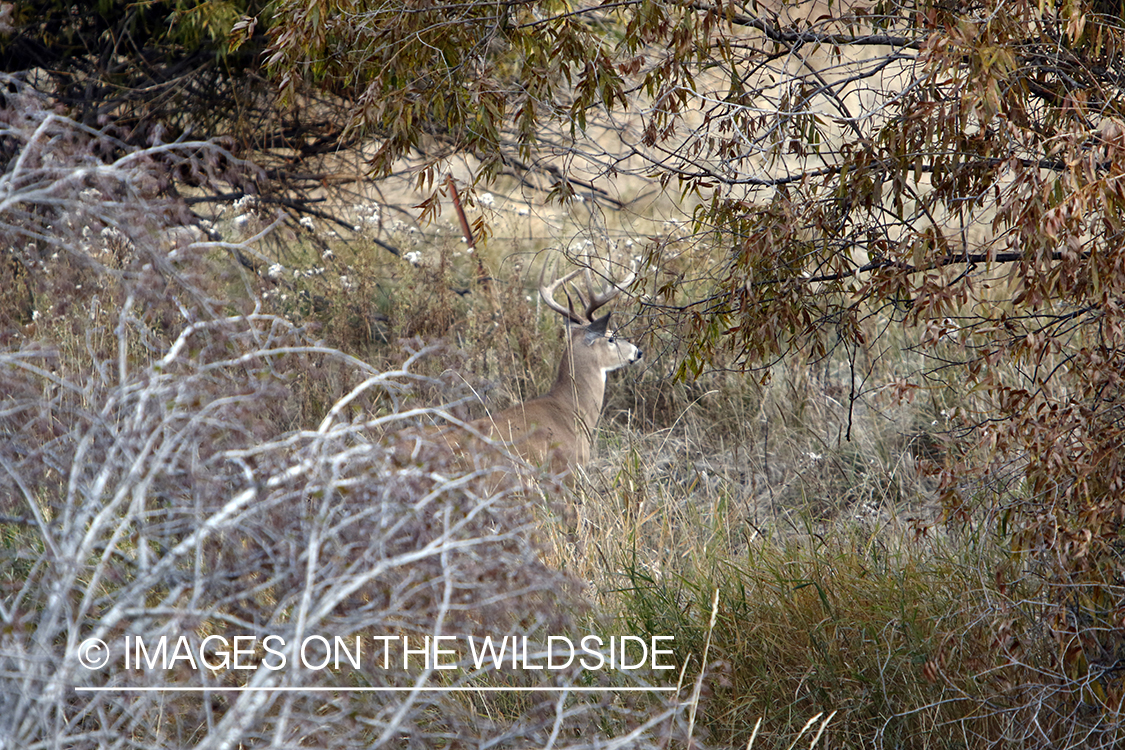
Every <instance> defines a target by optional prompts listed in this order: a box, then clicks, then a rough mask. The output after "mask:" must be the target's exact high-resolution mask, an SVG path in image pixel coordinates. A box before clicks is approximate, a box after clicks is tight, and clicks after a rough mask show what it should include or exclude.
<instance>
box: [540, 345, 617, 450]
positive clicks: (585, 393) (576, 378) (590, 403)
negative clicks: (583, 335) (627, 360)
mask: <svg viewBox="0 0 1125 750" xmlns="http://www.w3.org/2000/svg"><path fill="white" fill-rule="evenodd" d="M575 356H576V355H575V353H574V351H573V350H572V349H570V348H568V349H567V350H566V351H565V352H564V353H563V357H562V362H560V363H559V373H558V376H557V377H556V378H555V384H554V385H553V386H551V391H550V394H551V396H552V397H553V398H554V399H556V401H557V402H558V403H560V404H562V405H564V406H565V407H566V408H567V409H568V410H571V411H573V412H574V418H575V421H576V422H577V429H578V431H579V432H580V433H583V434H584V436H585V437H586V439H587V440H588V439H589V438H590V435H591V433H593V431H594V427H596V426H597V424H598V417H599V416H600V415H601V411H602V399H603V398H604V397H605V380H606V374H605V371H604V370H602V368H600V367H582V366H581V364H582V363H579V362H576V361H575Z"/></svg>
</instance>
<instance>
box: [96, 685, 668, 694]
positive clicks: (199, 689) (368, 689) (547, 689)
mask: <svg viewBox="0 0 1125 750" xmlns="http://www.w3.org/2000/svg"><path fill="white" fill-rule="evenodd" d="M74 690H75V691H76V692H79V693H244V692H245V693H262V692H271V691H275V692H287V693H295V692H302V693H330V692H331V693H412V692H415V691H417V692H419V693H469V692H478V693H501V692H507V693H546V692H555V693H557V692H560V691H564V690H565V691H567V692H571V693H619V692H620V693H625V692H649V693H667V692H675V691H676V690H677V688H674V687H608V688H607V687H485V686H481V687H471V686H452V687H350V688H349V687H295V686H292V685H287V686H279V687H105V686H103V687H75V688H74Z"/></svg>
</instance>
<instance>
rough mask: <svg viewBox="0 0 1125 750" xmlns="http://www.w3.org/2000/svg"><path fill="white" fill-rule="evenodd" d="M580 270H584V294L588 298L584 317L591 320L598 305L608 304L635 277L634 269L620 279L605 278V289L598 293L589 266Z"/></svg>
mask: <svg viewBox="0 0 1125 750" xmlns="http://www.w3.org/2000/svg"><path fill="white" fill-rule="evenodd" d="M582 270H584V271H585V272H586V274H585V276H586V294H587V296H588V297H589V298H590V301H589V302H588V303H587V304H586V318H587V319H588V320H591V321H592V320H593V319H594V312H595V311H597V309H598V308H599V307H604V306H605V305H606V304H608V303H609V302H610V300H612V299H613V298H614V297H616V296H617V295H619V294H621V292H622V291H624V289H625V287H627V286H629V285H630V284H632V283H633V279H635V278H637V272H636V271H629V275H628V276H626V277H625V278H624V279H622V280H621V281H614V280H613V279H607V282H608V283H607V284H606V287H605V289H603V290H602V291H601V292H599V293H595V292H594V278H593V274H591V273H590V268H589V266H587V267H586V268H584V269H582Z"/></svg>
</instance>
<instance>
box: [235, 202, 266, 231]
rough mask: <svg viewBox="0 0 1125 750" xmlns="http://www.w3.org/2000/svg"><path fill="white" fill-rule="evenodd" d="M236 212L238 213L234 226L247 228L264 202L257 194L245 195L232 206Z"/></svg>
mask: <svg viewBox="0 0 1125 750" xmlns="http://www.w3.org/2000/svg"><path fill="white" fill-rule="evenodd" d="M232 208H233V209H234V213H235V214H237V215H236V216H235V217H234V219H233V220H232V221H233V222H234V226H235V227H237V228H238V229H245V228H246V227H247V226H248V225H249V224H250V222H251V220H253V219H254V217H256V216H258V215H259V214H260V213H261V210H262V202H261V201H260V200H258V196H256V195H244V196H242V197H241V198H239V199H238V200H236V201H235V202H234V205H233V206H232Z"/></svg>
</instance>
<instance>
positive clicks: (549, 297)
mask: <svg viewBox="0 0 1125 750" xmlns="http://www.w3.org/2000/svg"><path fill="white" fill-rule="evenodd" d="M580 273H582V269H581V268H579V269H578V270H577V271H573V272H571V273H568V274H567V275H566V276H563V277H562V278H561V279H555V280H554V281H552V282H551V283H550V284H546V285H544V284H543V278H544V276H546V274H547V264H546V263H544V264H543V270H542V271H541V272H540V273H539V295H540V296H541V297H542V298H543V301H544V302H545V303H546V304H547V307H549V308H551V309H552V310H554V311H555V312H557V313H558V314H559V315H561V316H563V317H564V318H566V319H567V320H569V321H570V322H571V323H576V324H578V325H580V326H584V325H586V321H585V320H582V318H580V317H578V313H576V312H574V304H573V303H572V302H571V301H570V293H569V292H568V293H567V295H566V307H563V306H562V305H560V304H559V301H558V300H556V299H555V292H556V291H557V290H558V288H559V287H560V286H563V284H566V283H567V282H569V281H570V280H571V279H573V278H574V277H575V276H577V275H578V274H580ZM563 291H566V287H563Z"/></svg>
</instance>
